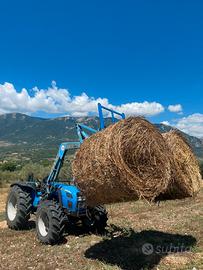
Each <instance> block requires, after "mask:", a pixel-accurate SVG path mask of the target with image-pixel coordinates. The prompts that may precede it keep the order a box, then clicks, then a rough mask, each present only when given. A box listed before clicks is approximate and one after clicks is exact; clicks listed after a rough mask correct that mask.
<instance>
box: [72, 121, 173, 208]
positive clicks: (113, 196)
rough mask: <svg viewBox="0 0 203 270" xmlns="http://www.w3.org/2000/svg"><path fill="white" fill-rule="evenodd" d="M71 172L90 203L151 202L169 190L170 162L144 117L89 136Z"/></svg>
mask: <svg viewBox="0 0 203 270" xmlns="http://www.w3.org/2000/svg"><path fill="white" fill-rule="evenodd" d="M72 171H73V175H74V177H75V179H76V183H77V184H78V186H79V188H80V189H81V190H82V191H83V193H84V194H85V195H86V197H87V201H88V203H89V204H90V205H95V204H99V203H113V202H120V201H129V200H136V199H139V198H145V199H147V200H149V201H151V200H153V199H154V198H155V197H156V196H158V195H159V194H160V193H161V192H164V191H165V190H166V189H167V187H168V184H169V181H170V179H171V162H170V155H169V151H168V147H167V145H166V143H165V141H164V139H163V137H162V135H161V134H160V133H159V132H158V131H157V130H156V128H155V127H154V126H153V125H152V124H150V123H149V122H148V121H147V120H145V119H143V118H141V117H130V118H128V119H125V120H121V121H119V122H117V123H116V124H113V125H111V126H109V127H107V128H106V129H104V130H102V131H100V132H98V133H96V134H95V135H92V136H91V137H90V138H88V139H86V140H85V141H84V142H83V144H82V145H81V147H80V149H79V150H78V151H77V153H76V156H75V159H74V161H73V164H72Z"/></svg>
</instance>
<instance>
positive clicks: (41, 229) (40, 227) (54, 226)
mask: <svg viewBox="0 0 203 270" xmlns="http://www.w3.org/2000/svg"><path fill="white" fill-rule="evenodd" d="M64 227H65V226H64V213H63V211H62V209H61V207H60V206H59V205H58V204H57V203H56V202H53V201H48V200H47V201H42V202H41V203H40V205H39V206H38V209H37V215H36V231H37V237H38V239H39V240H40V241H41V242H42V243H44V244H50V245H54V244H57V243H59V242H60V241H61V239H62V236H63V231H64Z"/></svg>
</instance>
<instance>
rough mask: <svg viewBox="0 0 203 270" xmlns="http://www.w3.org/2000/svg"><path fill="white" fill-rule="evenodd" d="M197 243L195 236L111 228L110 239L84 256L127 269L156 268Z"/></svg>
mask: <svg viewBox="0 0 203 270" xmlns="http://www.w3.org/2000/svg"><path fill="white" fill-rule="evenodd" d="M195 244H196V239H195V238H194V237H193V236H192V235H180V234H170V233H164V232H160V231H153V230H148V231H141V232H135V231H134V230H132V229H129V230H127V229H125V228H120V227H117V226H115V225H111V226H110V227H109V229H108V232H107V236H106V237H105V238H104V239H103V240H102V241H101V242H99V243H96V244H95V245H93V246H91V247H90V248H89V249H88V250H87V251H86V252H85V256H86V258H90V259H95V260H100V261H102V262H104V263H107V264H111V265H117V266H119V267H120V268H121V269H124V270H138V269H139V270H140V269H153V268H154V267H155V266H157V265H158V264H159V262H160V260H161V259H162V258H163V257H165V256H166V255H168V254H169V253H177V252H180V253H183V252H187V251H189V250H190V249H191V248H192V247H193V246H194V245H195Z"/></svg>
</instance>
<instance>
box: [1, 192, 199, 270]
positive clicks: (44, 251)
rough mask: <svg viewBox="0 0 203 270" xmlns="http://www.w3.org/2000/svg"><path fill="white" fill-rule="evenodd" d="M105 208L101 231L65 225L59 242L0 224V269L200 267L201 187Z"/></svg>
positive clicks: (164, 268) (161, 268)
mask: <svg viewBox="0 0 203 270" xmlns="http://www.w3.org/2000/svg"><path fill="white" fill-rule="evenodd" d="M5 197H6V190H5V189H4V190H3V191H1V193H0V200H1V211H2V210H3V208H4V207H3V205H4V203H5ZM108 211H109V227H108V228H107V232H106V235H104V236H96V235H88V234H85V233H84V232H82V230H81V229H79V228H78V229H77V230H70V231H69V235H66V236H65V239H64V243H63V244H61V245H58V246H44V245H42V244H40V243H39V242H38V240H37V239H36V236H35V230H34V229H31V230H30V231H11V230H9V229H7V228H4V229H0V239H1V241H0V262H1V264H0V269H7V270H10V269H39V270H41V269H49V270H52V269H55V270H56V269H59V270H62V269H68V270H72V269H74V270H75V269H79V270H80V269H84V270H85V269H86V270H100V269H103V270H119V269H125V270H133V269H145V270H147V269H159V270H173V269H174V270H175V269H176V270H181V269H182V270H183V269H184V270H187V269H188V270H189V269H190V270H191V269H192V268H193V267H196V269H198V270H201V269H203V189H202V190H201V193H200V194H199V195H198V197H197V198H195V199H193V198H187V199H185V200H176V201H175V200H174V201H164V202H161V203H160V204H159V205H157V204H152V205H149V204H146V203H144V202H143V201H137V202H130V203H127V202H126V203H117V204H112V205H109V206H108ZM1 214H2V212H1ZM31 224H33V223H31ZM145 243H151V244H152V245H153V247H154V248H158V246H161V247H162V248H163V251H164V249H165V251H166V248H168V247H170V246H171V245H172V247H175V246H178V247H180V246H181V245H183V246H184V248H185V247H187V248H188V249H189V251H186V252H179V253H173V252H172V253H171V254H169V252H168V253H164V252H162V253H158V252H154V253H152V254H151V255H144V254H143V253H142V245H143V244H145ZM184 248H183V249H184ZM183 251H184V250H183Z"/></svg>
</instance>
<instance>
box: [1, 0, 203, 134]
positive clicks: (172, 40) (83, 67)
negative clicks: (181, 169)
mask: <svg viewBox="0 0 203 270" xmlns="http://www.w3.org/2000/svg"><path fill="white" fill-rule="evenodd" d="M0 10H1V16H0V34H1V39H0V113H1V114H2V113H10V112H20V113H25V114H29V115H32V116H39V117H46V118H51V117H57V116H61V115H72V116H87V115H96V114H97V103H98V102H101V103H102V104H103V105H106V106H108V107H110V108H112V109H116V110H119V111H121V112H124V113H125V114H126V115H127V116H128V115H143V116H145V117H146V118H147V119H149V120H150V121H151V122H154V123H160V122H163V123H165V124H167V125H172V126H175V127H177V128H179V129H181V130H182V131H184V132H186V133H189V134H191V135H194V136H197V137H203V16H202V14H203V1H201V0H193V1H191V0H190V1H188V0H182V1H180V0H176V1H174V0H170V1H167V0H166V1H157V0H153V1H152V0H151V1H149V0H132V1H131V0H125V1H124V0H123V1H120V0H116V1H114V0H108V1H106V0H103V1H101V0H86V1H84V0H75V1H69V0H58V1H52V0H49V1H48V0H43V1H38V0H35V1H27V0H26V1H21V0H19V1H14V0H13V1H10V0H7V1H1V2H0Z"/></svg>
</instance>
